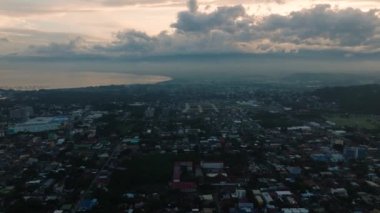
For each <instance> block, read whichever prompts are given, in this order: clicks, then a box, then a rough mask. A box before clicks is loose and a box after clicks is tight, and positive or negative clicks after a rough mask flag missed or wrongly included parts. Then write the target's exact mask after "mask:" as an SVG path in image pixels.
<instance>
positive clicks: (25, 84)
mask: <svg viewBox="0 0 380 213" xmlns="http://www.w3.org/2000/svg"><path fill="white" fill-rule="evenodd" d="M169 80H171V78H170V77H166V76H158V75H138V74H130V73H120V72H91V71H78V72H72V71H69V72H64V71H59V72H58V71H45V70H41V71H35V70H34V71H30V72H25V71H23V72H21V71H15V70H0V89H16V90H37V89H63V88H80V87H90V86H106V85H132V84H155V83H160V82H165V81H169Z"/></svg>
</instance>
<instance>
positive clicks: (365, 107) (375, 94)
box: [313, 84, 380, 114]
mask: <svg viewBox="0 0 380 213" xmlns="http://www.w3.org/2000/svg"><path fill="white" fill-rule="evenodd" d="M313 93H314V95H316V96H319V97H320V98H322V100H326V101H335V102H336V103H337V104H339V106H340V107H341V109H342V110H344V111H346V112H355V113H373V114H380V84H371V85H361V86H347V87H327V88H322V89H318V90H315V91H314V92H313Z"/></svg>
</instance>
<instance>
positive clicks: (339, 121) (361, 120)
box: [325, 114, 380, 130]
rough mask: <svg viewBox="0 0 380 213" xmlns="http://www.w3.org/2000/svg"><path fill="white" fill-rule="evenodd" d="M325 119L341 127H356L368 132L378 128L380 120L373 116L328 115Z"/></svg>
mask: <svg viewBox="0 0 380 213" xmlns="http://www.w3.org/2000/svg"><path fill="white" fill-rule="evenodd" d="M325 118H326V119H327V120H329V121H332V122H334V123H335V124H336V125H337V126H341V127H356V128H361V129H369V130H373V129H379V128H380V118H379V116H374V115H359V114H353V115H344V114H330V115H326V116H325Z"/></svg>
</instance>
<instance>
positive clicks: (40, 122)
mask: <svg viewBox="0 0 380 213" xmlns="http://www.w3.org/2000/svg"><path fill="white" fill-rule="evenodd" d="M67 122H68V118H67V117H37V118H33V119H30V120H28V121H26V122H23V123H17V124H15V125H13V126H12V127H10V128H9V129H8V131H9V133H11V134H16V133H19V132H45V131H52V130H58V129H60V128H61V127H63V126H64V125H65V124H67Z"/></svg>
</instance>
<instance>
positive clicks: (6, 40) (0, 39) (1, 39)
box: [0, 38, 10, 43]
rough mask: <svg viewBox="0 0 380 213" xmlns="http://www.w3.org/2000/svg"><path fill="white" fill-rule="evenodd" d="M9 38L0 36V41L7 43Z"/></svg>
mask: <svg viewBox="0 0 380 213" xmlns="http://www.w3.org/2000/svg"><path fill="white" fill-rule="evenodd" d="M9 42H10V41H9V39H8V38H0V43H9Z"/></svg>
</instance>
